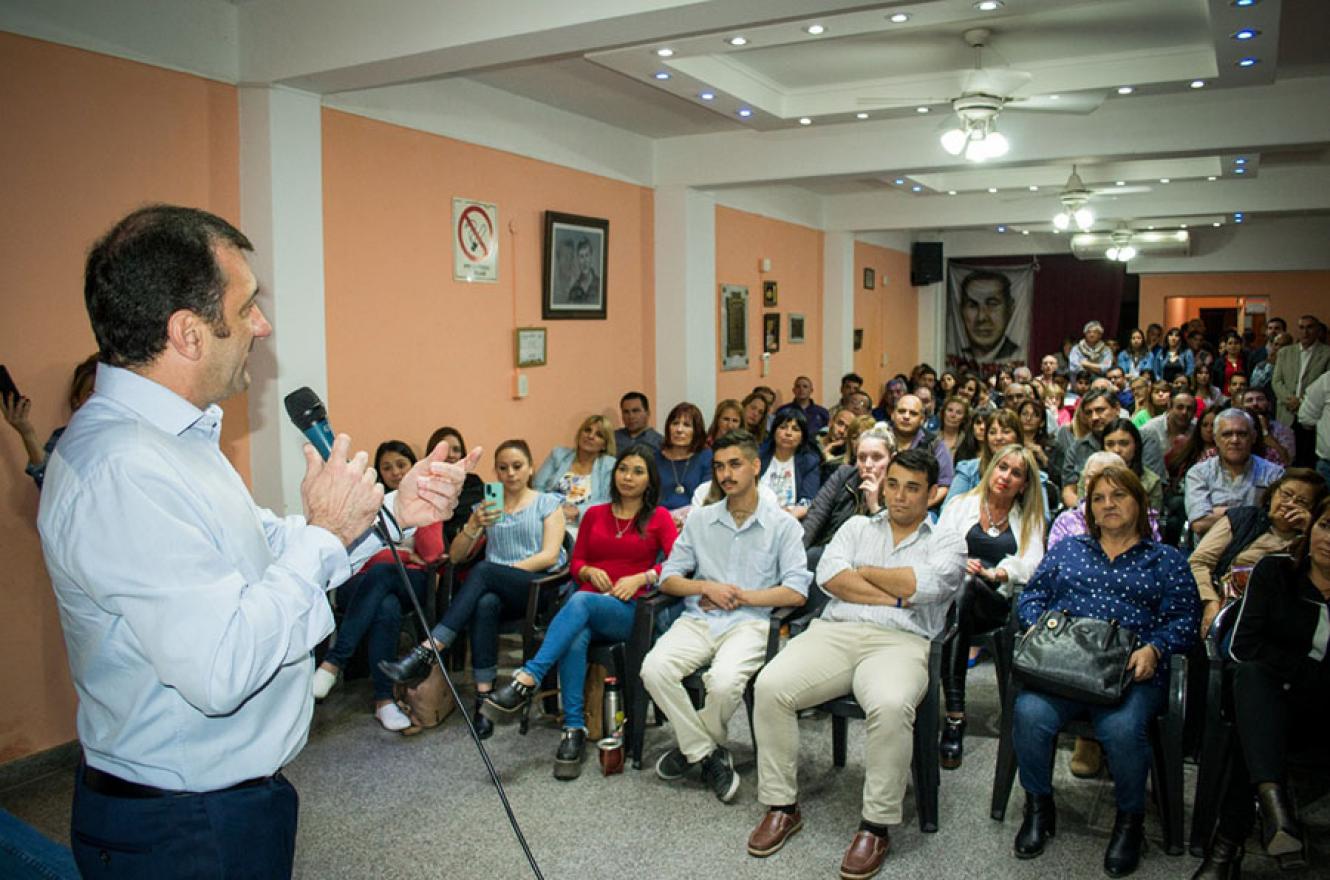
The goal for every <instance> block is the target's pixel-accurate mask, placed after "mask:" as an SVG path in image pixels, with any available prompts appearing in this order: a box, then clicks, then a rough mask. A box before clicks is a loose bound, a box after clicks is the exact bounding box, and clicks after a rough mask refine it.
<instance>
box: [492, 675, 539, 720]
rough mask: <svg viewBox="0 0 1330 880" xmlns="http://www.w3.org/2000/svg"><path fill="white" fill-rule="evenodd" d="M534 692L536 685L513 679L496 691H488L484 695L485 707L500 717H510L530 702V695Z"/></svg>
mask: <svg viewBox="0 0 1330 880" xmlns="http://www.w3.org/2000/svg"><path fill="white" fill-rule="evenodd" d="M535 690H536V685H533V684H522V683H521V682H520V681H518V680H517V678H516V677H514V678H513V679H512V680H511V681H509V682H508V683H507V684H506V685H504V686H503V687H501V688H499V689H498V690H497V691H490V692H489V693H488V694H485V705H486V706H487V707H488V708H489V709H490V710H491V711H493V712H498V713H499V714H500V715H501V716H504V717H512V716H515V715H516V714H517V713H518V712H521V711H522V710H523V709H524V708H526V705H527V703H529V702H531V695H532V694H533V693H535Z"/></svg>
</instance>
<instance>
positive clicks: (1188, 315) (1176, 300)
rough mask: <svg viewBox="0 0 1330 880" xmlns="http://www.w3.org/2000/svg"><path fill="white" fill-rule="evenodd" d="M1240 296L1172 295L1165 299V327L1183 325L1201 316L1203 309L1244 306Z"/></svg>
mask: <svg viewBox="0 0 1330 880" xmlns="http://www.w3.org/2000/svg"><path fill="white" fill-rule="evenodd" d="M1242 301H1243V298H1242V297H1238V296H1170V297H1166V298H1165V299H1164V317H1165V318H1166V320H1165V322H1164V327H1165V328H1168V327H1181V326H1182V325H1183V324H1185V323H1187V322H1188V321H1190V320H1192V319H1193V318H1200V317H1201V309H1238V308H1241V306H1242Z"/></svg>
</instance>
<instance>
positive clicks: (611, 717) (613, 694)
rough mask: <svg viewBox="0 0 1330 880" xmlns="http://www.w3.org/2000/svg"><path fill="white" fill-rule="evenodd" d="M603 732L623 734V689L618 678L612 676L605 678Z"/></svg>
mask: <svg viewBox="0 0 1330 880" xmlns="http://www.w3.org/2000/svg"><path fill="white" fill-rule="evenodd" d="M604 718H605V721H604V732H605V736H607V737H620V738H621V737H622V736H623V718H624V715H623V690H622V689H621V688H620V687H619V679H617V678H615V677H614V676H612V675H610V676H606V678H605V715H604Z"/></svg>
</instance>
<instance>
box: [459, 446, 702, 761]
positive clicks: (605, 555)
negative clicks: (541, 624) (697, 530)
mask: <svg viewBox="0 0 1330 880" xmlns="http://www.w3.org/2000/svg"><path fill="white" fill-rule="evenodd" d="M655 458H656V455H655V450H654V449H653V448H652V447H650V446H645V445H638V446H633V447H630V448H629V449H628V450H627V451H625V452H624V453H623V454H622V455H620V456H619V460H618V461H617V462H616V463H615V466H614V481H613V482H612V483H611V485H610V499H611V500H610V503H609V504H598V505H595V506H593V507H589V508H587V510H586V513H585V514H584V515H583V520H582V528H581V529H579V530H578V532H577V545H576V546H575V547H574V548H573V561H572V566H571V570H572V573H573V580H574V582H575V583H576V584H577V587H578V591H577V592H576V593H574V594H573V595H572V596H571V597H569V599H568V602H567V603H566V604H565V605H564V606H563V607H562V608H561V609H559V613H558V614H556V615H554V620H553V621H551V623H550V628H549V631H548V632H547V633H546V635H545V641H544V642H543V643H542V644H541V646H540V650H539V651H537V652H536V656H535V657H533V658H531V659H530V660H528V661H527V662H526V663H524V664H523V665H522V667H521V668H520V669H518V670H517V671H516V672H514V673H513V679H512V681H511V682H509V683H508V684H506V685H504V686H503V687H501V688H499V689H498V690H497V691H495V692H494V693H493V694H491V695H490V696H489V697H488V698H487V699H486V700H485V705H486V706H487V707H488V709H489V710H490V711H491V712H492V713H494V714H496V715H498V716H500V717H512V716H514V715H516V714H517V713H518V712H519V711H520V710H522V709H524V708H525V707H526V706H527V704H528V703H529V702H530V700H531V695H532V694H533V693H534V692H535V690H536V688H537V686H538V685H539V684H540V682H541V681H542V680H543V679H544V678H545V675H546V673H548V672H549V671H550V670H551V669H553V668H554V667H555V666H557V667H558V669H559V693H560V695H561V698H562V701H563V737H562V739H561V740H560V742H559V750H558V752H556V753H555V757H554V778H556V779H576V778H577V777H578V775H579V774H580V773H581V772H582V757H583V755H584V753H585V751H586V714H585V708H586V707H585V699H584V695H583V683H584V681H585V679H586V666H587V659H586V658H587V647H588V645H590V643H591V640H592V639H598V640H601V641H608V642H621V641H625V640H626V639H627V638H628V637H629V636H630V635H631V633H632V628H633V616H634V614H635V613H636V608H637V600H638V598H640V597H641V596H642V595H643V594H644V593H646V592H647V590H649V589H650V588H651V587H653V586H655V584H656V581H657V579H658V576H659V575H660V560H663V559H664V558H665V557H666V556H669V554H670V549H671V548H673V547H674V539H675V538H676V537H678V534H679V533H678V530H677V529H675V527H674V520H673V519H672V518H671V517H670V514H669V511H667V510H666V509H665V508H663V507H660V506H658V505H657V501H658V500H659V499H660V473H659V471H657V470H656V463H655Z"/></svg>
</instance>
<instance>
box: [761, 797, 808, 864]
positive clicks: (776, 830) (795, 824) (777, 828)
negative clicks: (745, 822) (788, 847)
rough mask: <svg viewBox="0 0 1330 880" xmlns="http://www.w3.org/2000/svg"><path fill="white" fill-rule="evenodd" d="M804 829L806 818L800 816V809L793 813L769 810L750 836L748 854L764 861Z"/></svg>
mask: <svg viewBox="0 0 1330 880" xmlns="http://www.w3.org/2000/svg"><path fill="white" fill-rule="evenodd" d="M802 827H804V817H803V816H801V815H799V811H798V809H796V810H795V811H794V812H793V813H785V812H782V811H781V810H768V811H767V814H766V815H765V816H763V817H762V821H761V822H759V823H757V827H756V828H754V829H753V833H752V834H750V835H748V854H749V855H750V856H757V857H758V858H759V859H764V858H766V857H767V856H769V855H771V854H772V853H774V852H775V851H776V850H778V849H780V848H781V847H782V846H784V845H785V841H787V840H789V839H790V838H791V837H793V836H794V833H795V832H796V831H798V830H799V829H800V828H802Z"/></svg>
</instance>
